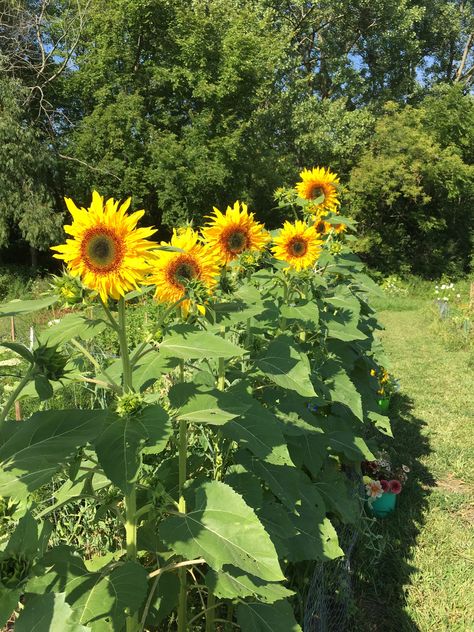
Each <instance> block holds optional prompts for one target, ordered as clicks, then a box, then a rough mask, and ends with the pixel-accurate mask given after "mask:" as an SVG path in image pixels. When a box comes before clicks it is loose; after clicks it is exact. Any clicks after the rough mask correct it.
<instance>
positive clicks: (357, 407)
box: [323, 360, 364, 421]
mask: <svg viewBox="0 0 474 632" xmlns="http://www.w3.org/2000/svg"><path fill="white" fill-rule="evenodd" d="M323 372H324V376H325V378H326V384H327V385H328V387H329V390H330V393H331V399H332V401H334V402H340V403H341V404H344V405H345V406H347V407H348V408H349V409H350V410H351V412H352V413H353V414H354V415H355V416H356V417H357V418H358V419H360V421H364V413H363V410H362V400H361V397H360V393H359V392H358V390H357V388H356V387H355V385H354V383H353V382H352V381H351V379H350V377H349V376H348V374H347V372H346V371H345V369H344V368H343V367H342V366H340V365H339V363H338V362H336V361H335V360H329V361H328V362H326V363H325V364H324V367H323Z"/></svg>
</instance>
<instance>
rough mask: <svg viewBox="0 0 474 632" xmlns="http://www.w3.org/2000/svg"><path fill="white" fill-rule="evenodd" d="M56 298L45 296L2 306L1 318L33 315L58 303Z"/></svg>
mask: <svg viewBox="0 0 474 632" xmlns="http://www.w3.org/2000/svg"><path fill="white" fill-rule="evenodd" d="M57 300H58V299H57V297H56V296H45V297H44V298H37V299H34V300H28V301H16V300H15V301H10V302H9V303H4V304H3V305H0V318H2V317H5V316H19V315H20V314H31V313H32V312H38V311H39V310H41V309H45V308H46V307H49V306H50V305H52V304H53V303H55V302H56V301H57Z"/></svg>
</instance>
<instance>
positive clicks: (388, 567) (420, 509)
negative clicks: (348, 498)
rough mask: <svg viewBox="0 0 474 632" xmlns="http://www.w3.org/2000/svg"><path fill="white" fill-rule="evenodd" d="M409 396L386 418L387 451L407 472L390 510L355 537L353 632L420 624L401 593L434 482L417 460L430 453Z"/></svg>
mask: <svg viewBox="0 0 474 632" xmlns="http://www.w3.org/2000/svg"><path fill="white" fill-rule="evenodd" d="M412 410H413V404H412V401H411V400H410V399H409V398H408V397H406V396H404V395H403V396H400V395H397V396H396V397H395V398H394V399H393V400H392V406H391V411H390V417H391V421H392V428H393V435H394V439H393V440H387V442H386V445H385V446H383V447H384V448H385V447H386V448H387V451H388V452H389V453H390V452H392V451H393V452H395V453H396V454H397V455H398V458H399V459H400V461H401V462H402V463H405V464H406V465H409V466H410V468H411V473H410V474H409V479H408V482H407V484H406V486H405V489H404V490H403V491H402V493H401V494H400V496H399V497H398V499H397V507H396V510H395V512H394V513H392V514H391V515H389V516H388V517H387V518H385V519H378V520H376V521H374V522H370V521H368V522H367V524H368V530H367V532H366V533H363V534H361V536H360V537H359V540H358V543H357V545H356V549H355V551H354V555H353V559H352V561H351V566H352V570H353V573H354V575H353V587H354V598H355V604H354V605H355V614H354V620H353V623H352V626H351V627H350V628H349V629H348V630H347V632H349V630H351V632H362V631H363V632H417V631H418V630H419V629H420V628H419V627H418V626H417V625H416V623H415V622H414V621H413V620H412V619H411V617H410V616H409V614H408V613H407V612H406V610H405V604H406V599H405V594H406V591H407V587H408V586H409V585H410V583H411V576H412V574H413V573H414V572H415V571H416V568H415V567H414V566H413V564H412V563H411V560H412V559H413V552H414V547H415V546H416V541H417V536H418V534H419V533H420V530H421V528H422V526H423V524H424V512H425V510H426V508H427V504H428V496H429V494H430V493H431V488H432V487H433V486H434V484H435V481H434V479H433V477H432V475H431V473H430V472H429V471H428V470H427V469H426V467H425V466H424V465H423V464H422V463H421V462H420V458H421V457H424V456H426V455H427V454H429V453H430V451H431V450H430V446H429V442H428V439H427V437H425V436H423V434H422V430H423V428H424V426H426V423H425V422H424V421H422V420H421V419H417V418H416V417H414V416H413V414H412Z"/></svg>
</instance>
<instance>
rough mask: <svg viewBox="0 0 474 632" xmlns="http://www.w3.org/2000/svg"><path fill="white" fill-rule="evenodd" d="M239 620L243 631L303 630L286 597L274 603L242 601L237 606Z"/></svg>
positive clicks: (295, 631) (279, 631) (296, 631)
mask: <svg viewBox="0 0 474 632" xmlns="http://www.w3.org/2000/svg"><path fill="white" fill-rule="evenodd" d="M237 621H238V623H239V625H240V627H241V630H242V632H302V630H301V627H300V626H299V625H298V623H297V621H296V619H295V615H294V614H293V609H292V607H291V606H290V604H289V603H288V601H286V599H284V600H281V601H277V602H276V603H273V604H266V603H260V602H258V601H249V602H245V603H241V604H239V606H238V608H237Z"/></svg>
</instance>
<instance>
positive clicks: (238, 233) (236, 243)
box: [226, 230, 248, 253]
mask: <svg viewBox="0 0 474 632" xmlns="http://www.w3.org/2000/svg"><path fill="white" fill-rule="evenodd" d="M247 244H248V237H247V235H246V233H245V232H244V231H243V230H233V231H232V232H230V233H229V234H228V235H227V240H226V245H227V248H228V249H229V250H230V252H232V253H239V252H242V251H243V250H246V249H247Z"/></svg>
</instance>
